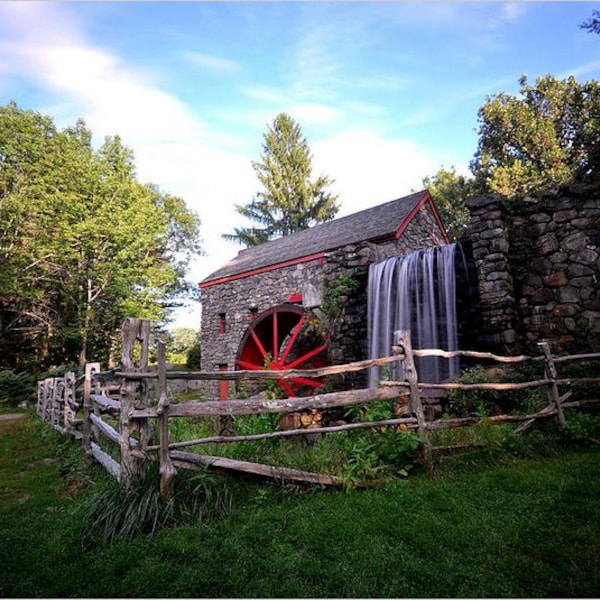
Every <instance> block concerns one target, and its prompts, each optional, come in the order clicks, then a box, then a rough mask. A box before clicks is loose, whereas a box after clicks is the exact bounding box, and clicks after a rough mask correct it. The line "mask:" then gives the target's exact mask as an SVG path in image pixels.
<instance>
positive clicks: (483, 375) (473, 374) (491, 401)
mask: <svg viewBox="0 0 600 600" xmlns="http://www.w3.org/2000/svg"><path fill="white" fill-rule="evenodd" d="M456 381H457V383H465V384H473V383H500V382H501V381H502V377H501V376H500V375H499V374H498V373H495V372H493V371H488V370H486V369H485V368H484V367H482V366H480V365H477V366H475V367H471V368H469V369H465V370H464V371H463V372H462V373H461V374H460V375H459V377H458V378H457V379H456ZM501 394H502V392H499V391H497V390H449V392H448V401H449V406H448V409H449V411H450V413H451V414H452V415H456V416H458V417H466V416H469V415H471V414H478V415H480V416H482V417H483V416H489V415H492V414H496V413H498V403H499V402H500V401H501V398H502V396H501Z"/></svg>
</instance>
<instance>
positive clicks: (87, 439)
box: [81, 362, 100, 454]
mask: <svg viewBox="0 0 600 600" xmlns="http://www.w3.org/2000/svg"><path fill="white" fill-rule="evenodd" d="M99 372H100V363H97V362H96V363H87V364H86V365H85V379H84V380H83V430H82V438H81V443H82V445H83V449H84V450H85V452H86V454H91V452H92V422H91V421H90V415H91V414H92V380H93V378H94V375H95V374H96V373H99Z"/></svg>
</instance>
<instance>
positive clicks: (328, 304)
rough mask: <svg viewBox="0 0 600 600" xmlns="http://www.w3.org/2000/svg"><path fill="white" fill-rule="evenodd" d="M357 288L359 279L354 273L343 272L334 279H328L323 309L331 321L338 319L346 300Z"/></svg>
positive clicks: (322, 304)
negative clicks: (353, 275)
mask: <svg viewBox="0 0 600 600" xmlns="http://www.w3.org/2000/svg"><path fill="white" fill-rule="evenodd" d="M357 289H358V281H357V280H356V279H355V278H354V277H352V275H347V274H343V273H342V274H341V275H338V276H337V277H336V278H335V279H333V280H332V281H329V280H327V281H326V282H325V284H324V288H323V299H322V303H321V311H322V312H323V313H324V314H325V316H326V317H327V318H328V319H329V320H330V321H333V320H335V319H337V318H338V317H339V316H340V314H341V312H342V308H343V306H344V302H346V301H347V300H348V296H351V295H352V294H354V292H356V290H357Z"/></svg>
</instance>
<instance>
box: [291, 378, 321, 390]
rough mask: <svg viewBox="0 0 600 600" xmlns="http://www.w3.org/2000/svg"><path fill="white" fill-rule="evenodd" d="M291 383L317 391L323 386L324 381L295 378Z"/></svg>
mask: <svg viewBox="0 0 600 600" xmlns="http://www.w3.org/2000/svg"><path fill="white" fill-rule="evenodd" d="M290 381H293V382H294V383H296V384H298V386H302V385H307V386H309V387H312V388H315V389H316V388H319V387H321V386H322V385H323V382H322V381H318V380H317V379H307V378H306V377H293V378H292V379H291V380H290Z"/></svg>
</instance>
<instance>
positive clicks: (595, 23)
mask: <svg viewBox="0 0 600 600" xmlns="http://www.w3.org/2000/svg"><path fill="white" fill-rule="evenodd" d="M580 27H581V29H587V31H588V32H589V33H597V34H599V35H600V11H598V10H594V11H592V16H591V17H590V18H589V19H588V20H587V21H584V22H583V23H582V24H581V25H580Z"/></svg>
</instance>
